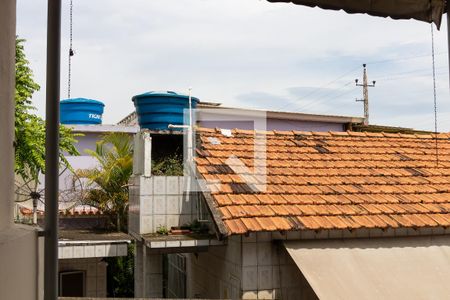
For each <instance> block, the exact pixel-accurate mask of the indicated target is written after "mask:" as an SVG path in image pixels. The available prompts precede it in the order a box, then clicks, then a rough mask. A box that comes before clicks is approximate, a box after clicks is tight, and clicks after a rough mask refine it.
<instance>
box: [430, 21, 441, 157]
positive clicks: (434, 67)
mask: <svg viewBox="0 0 450 300" xmlns="http://www.w3.org/2000/svg"><path fill="white" fill-rule="evenodd" d="M431 58H432V61H433V97H434V98H433V100H434V139H435V150H436V166H438V165H439V150H438V122H437V100H436V98H437V97H436V66H435V57H434V30H433V24H431Z"/></svg>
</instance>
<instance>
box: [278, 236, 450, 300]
mask: <svg viewBox="0 0 450 300" xmlns="http://www.w3.org/2000/svg"><path fill="white" fill-rule="evenodd" d="M284 245H285V247H286V249H287V251H288V252H289V254H290V255H291V257H292V258H293V260H294V261H295V263H296V264H297V266H298V267H299V269H300V271H301V272H302V273H303V275H304V276H305V278H306V280H307V281H308V282H309V284H310V285H311V287H312V289H313V290H314V292H315V293H316V295H317V297H318V298H319V299H325V300H326V299H444V298H447V297H448V295H450V285H449V284H448V282H450V260H449V258H450V236H448V235H447V236H445V235H444V236H435V237H405V238H372V239H347V240H315V241H312V240H311V241H292V242H285V243H284Z"/></svg>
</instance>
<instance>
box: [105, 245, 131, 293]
mask: <svg viewBox="0 0 450 300" xmlns="http://www.w3.org/2000/svg"><path fill="white" fill-rule="evenodd" d="M134 252H135V244H130V245H128V253H127V256H119V257H107V258H105V261H106V262H107V263H108V272H107V282H108V297H114V298H116V297H128V298H133V297H134Z"/></svg>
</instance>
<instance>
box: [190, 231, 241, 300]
mask: <svg viewBox="0 0 450 300" xmlns="http://www.w3.org/2000/svg"><path fill="white" fill-rule="evenodd" d="M241 250H242V249H241V237H240V236H234V237H231V238H229V239H228V245H227V246H217V247H210V248H209V250H208V252H200V253H195V254H194V253H188V254H186V256H187V260H186V272H187V297H188V298H206V299H208V298H209V299H239V298H240V294H241V278H242V256H241V254H242V251H241Z"/></svg>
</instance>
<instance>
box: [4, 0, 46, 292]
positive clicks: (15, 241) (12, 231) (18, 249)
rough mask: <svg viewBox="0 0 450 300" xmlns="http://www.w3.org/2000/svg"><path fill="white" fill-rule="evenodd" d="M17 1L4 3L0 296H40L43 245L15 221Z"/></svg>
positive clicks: (29, 230) (34, 233) (8, 0)
mask: <svg viewBox="0 0 450 300" xmlns="http://www.w3.org/2000/svg"><path fill="white" fill-rule="evenodd" d="M15 36H16V1H15V0H3V1H1V2H0V47H1V50H0V166H1V168H2V169H1V176H0V266H1V270H0V293H1V294H0V298H1V299H30V300H32V299H39V296H42V288H40V283H42V282H41V281H40V279H39V265H40V261H41V259H42V252H41V251H39V250H42V247H40V246H39V243H38V237H37V232H36V230H35V229H34V228H30V227H25V226H18V225H14V224H13V215H12V212H13V199H14V191H13V188H14V161H13V158H14V149H13V136H14V119H13V118H14V91H15V87H14V80H15V75H14V74H15V72H14V66H15V64H14V63H15V59H14V57H15Z"/></svg>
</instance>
